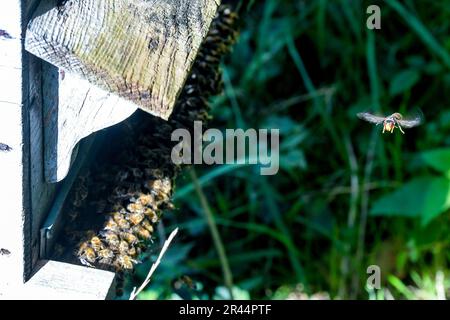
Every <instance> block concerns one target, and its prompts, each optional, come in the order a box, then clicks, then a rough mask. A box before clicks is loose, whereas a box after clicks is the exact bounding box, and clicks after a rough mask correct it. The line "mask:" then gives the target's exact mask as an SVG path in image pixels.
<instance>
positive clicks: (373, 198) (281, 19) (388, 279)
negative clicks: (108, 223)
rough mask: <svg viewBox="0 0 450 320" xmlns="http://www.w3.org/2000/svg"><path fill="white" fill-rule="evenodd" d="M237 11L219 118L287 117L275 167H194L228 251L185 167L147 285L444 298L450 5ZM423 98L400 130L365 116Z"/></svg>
mask: <svg viewBox="0 0 450 320" xmlns="http://www.w3.org/2000/svg"><path fill="white" fill-rule="evenodd" d="M371 4H376V5H378V6H379V7H380V8H381V29H380V30H369V29H367V28H366V20H367V18H368V17H369V14H367V13H366V8H367V7H368V6H369V5H371ZM242 19H243V25H242V28H241V32H240V36H239V40H238V43H237V44H236V45H235V47H234V50H233V53H232V54H231V55H230V56H229V57H228V58H227V59H226V60H225V61H224V62H223V71H224V76H223V79H224V88H225V92H224V94H223V95H222V96H219V97H217V98H215V99H214V101H213V112H212V115H213V120H212V121H211V123H210V127H214V128H221V129H222V130H224V129H225V128H244V129H246V128H255V129H258V128H278V129H280V136H281V139H280V171H279V173H278V174H277V175H275V176H261V175H260V174H259V169H260V168H259V167H258V166H255V165H252V166H248V165H220V166H195V170H196V174H197V177H198V178H197V179H196V181H197V182H198V183H199V185H200V189H201V190H200V193H203V194H204V195H205V196H206V202H207V203H206V206H207V208H209V210H210V211H211V212H210V213H211V214H212V216H213V217H214V220H215V225H216V226H217V228H218V231H219V234H220V237H221V241H222V247H221V248H220V245H219V250H218V246H217V245H215V243H214V242H213V240H212V236H211V228H210V226H209V225H208V223H207V219H206V218H205V204H202V203H201V202H200V200H199V190H198V189H196V188H195V187H194V182H195V181H193V180H192V177H191V175H190V174H189V170H186V171H184V175H183V176H182V177H180V178H179V179H178V180H177V191H176V193H175V205H176V207H177V210H175V211H174V212H169V213H166V214H165V216H164V219H163V221H162V223H161V224H160V227H159V230H158V231H159V232H160V235H161V236H162V237H161V238H163V237H164V234H165V236H167V235H168V234H169V232H170V231H171V230H172V229H174V228H175V227H179V228H180V231H179V233H178V235H177V237H176V239H175V241H174V242H173V243H172V244H171V246H170V248H169V250H168V252H167V253H166V255H165V256H164V258H163V261H162V263H161V265H160V266H159V268H158V269H157V271H156V273H155V274H154V276H153V277H152V282H151V283H150V285H149V286H148V288H147V290H146V291H145V292H143V293H142V294H141V295H140V296H139V298H140V299H180V298H183V299H186V298H193V299H213V298H214V299H222V298H229V297H230V287H232V288H231V291H232V293H233V297H234V298H239V299H286V298H296V299H307V298H316V299H329V298H330V299H337V298H340V299H346V298H358V299H390V298H395V299H428V298H443V297H445V295H447V297H449V296H450V291H449V290H450V278H448V277H446V275H448V272H449V261H450V252H449V245H450V223H449V222H450V219H449V218H450V215H449V207H450V135H449V133H450V109H449V102H450V99H449V98H450V97H449V87H450V33H449V24H450V3H449V2H448V1H424V0H423V1H422V0H416V1H412V0H409V1H408V0H405V1H397V0H387V1H370V2H368V1H351V0H340V1H339V0H330V1H327V0H317V1H312V0H311V1H301V0H298V1H288V0H284V1H281V0H276V1H275V0H266V1H254V2H253V3H252V5H251V6H250V9H249V10H248V12H247V13H245V14H244V15H243V16H242ZM415 108H420V109H421V110H422V111H423V113H424V115H425V119H426V121H425V123H424V124H423V125H422V126H420V127H417V128H414V129H410V130H408V131H406V134H405V135H402V134H401V133H400V132H399V131H398V130H396V131H395V132H394V134H384V135H382V134H381V127H380V126H378V127H375V126H373V125H371V124H369V123H367V122H363V121H361V120H359V119H358V118H357V117H356V113H358V112H361V111H366V110H369V109H370V110H374V111H379V112H381V113H384V114H390V113H393V112H401V113H403V114H408V112H410V111H411V110H413V109H415ZM220 249H224V254H225V256H226V257H225V258H226V261H224V259H223V256H222V259H220ZM154 254H155V256H156V255H157V254H158V252H155V253H154ZM224 263H225V265H224ZM227 264H228V265H229V270H228V271H229V272H228V274H227V281H225V280H224V275H223V270H224V269H225V270H227V266H226V265H227ZM149 265H150V262H148V261H147V262H145V263H143V264H142V265H141V266H140V267H139V268H138V270H137V273H136V274H135V276H134V279H133V281H134V283H130V284H129V285H130V286H132V285H136V284H137V283H141V282H142V279H143V278H144V277H145V275H146V273H147V271H148V269H149ZM370 265H377V266H379V267H380V270H381V289H379V290H373V289H370V288H368V287H366V280H367V278H368V276H369V275H368V274H367V267H368V266H370ZM225 273H227V272H225ZM227 286H228V288H227Z"/></svg>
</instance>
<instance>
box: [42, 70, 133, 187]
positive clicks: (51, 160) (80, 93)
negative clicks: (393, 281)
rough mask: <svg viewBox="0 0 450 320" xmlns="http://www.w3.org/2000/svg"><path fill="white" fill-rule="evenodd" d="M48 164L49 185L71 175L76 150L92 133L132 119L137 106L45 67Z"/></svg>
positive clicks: (45, 121) (46, 175) (45, 161)
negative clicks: (69, 173) (69, 172)
mask: <svg viewBox="0 0 450 320" xmlns="http://www.w3.org/2000/svg"><path fill="white" fill-rule="evenodd" d="M43 104H44V137H45V147H44V163H45V178H46V181H47V182H52V183H53V182H58V181H61V180H62V179H64V177H65V176H66V175H67V173H68V171H69V168H70V164H71V162H72V161H73V159H74V158H75V154H73V149H74V147H75V146H76V145H77V143H78V142H79V141H80V140H81V139H83V138H84V137H87V136H88V135H90V134H91V133H93V132H95V131H98V130H101V129H104V128H107V127H109V126H112V125H115V124H117V123H119V122H121V121H122V120H125V119H126V118H128V117H129V116H130V115H131V114H132V113H133V112H135V111H136V109H137V106H136V105H135V104H134V103H132V102H129V101H127V100H125V99H123V98H120V97H119V96H117V95H114V94H111V93H109V92H107V91H106V90H103V89H101V88H98V87H96V86H93V85H91V84H90V83H89V82H88V81H87V80H84V79H81V78H80V77H78V76H76V75H73V74H68V73H65V72H61V71H59V70H58V68H56V67H55V66H52V65H50V64H48V63H44V66H43Z"/></svg>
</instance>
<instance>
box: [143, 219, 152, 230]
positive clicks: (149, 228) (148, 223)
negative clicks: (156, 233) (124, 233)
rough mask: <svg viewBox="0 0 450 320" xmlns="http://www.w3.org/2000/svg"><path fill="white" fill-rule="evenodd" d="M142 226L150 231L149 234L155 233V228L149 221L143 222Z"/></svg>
mask: <svg viewBox="0 0 450 320" xmlns="http://www.w3.org/2000/svg"><path fill="white" fill-rule="evenodd" d="M141 225H142V226H143V227H144V228H145V229H146V230H148V232H150V233H153V226H152V224H151V223H150V222H149V221H148V220H147V219H145V220H143V221H142V223H141Z"/></svg>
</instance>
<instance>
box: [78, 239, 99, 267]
mask: <svg viewBox="0 0 450 320" xmlns="http://www.w3.org/2000/svg"><path fill="white" fill-rule="evenodd" d="M78 259H80V262H81V263H82V264H83V265H85V266H88V267H92V264H93V263H95V260H96V259H97V255H96V254H95V250H94V249H93V248H92V247H90V246H89V245H88V244H87V242H83V243H82V244H81V245H80V248H79V250H78Z"/></svg>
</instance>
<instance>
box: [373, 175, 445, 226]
mask: <svg viewBox="0 0 450 320" xmlns="http://www.w3.org/2000/svg"><path fill="white" fill-rule="evenodd" d="M449 207H450V180H448V179H447V178H442V177H421V178H416V179H414V180H411V181H410V182H408V183H405V184H404V185H403V186H402V187H401V188H400V189H398V190H396V191H395V192H393V193H391V194H388V195H386V196H384V197H382V198H380V199H378V201H376V202H375V203H374V205H373V207H372V209H371V214H372V215H374V216H404V217H413V218H416V217H419V218H421V221H422V223H423V224H424V225H426V224H428V223H429V222H430V221H431V220H432V219H433V218H435V217H437V216H438V215H439V214H441V213H443V212H445V211H446V210H447V209H448V208H449Z"/></svg>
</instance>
